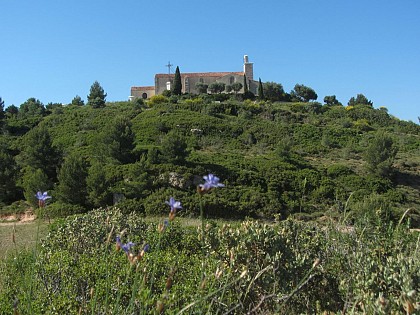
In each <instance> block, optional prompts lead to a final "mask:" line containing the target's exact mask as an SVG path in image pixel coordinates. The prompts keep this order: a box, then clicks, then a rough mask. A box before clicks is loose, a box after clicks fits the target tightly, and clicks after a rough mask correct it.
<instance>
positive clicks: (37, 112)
mask: <svg viewBox="0 0 420 315" xmlns="http://www.w3.org/2000/svg"><path fill="white" fill-rule="evenodd" d="M44 113H45V107H44V104H42V103H41V102H40V101H39V100H37V99H35V98H34V97H31V98H29V99H28V100H27V101H26V102H24V103H23V104H21V105H20V107H19V115H20V116H22V117H30V116H42V115H44Z"/></svg>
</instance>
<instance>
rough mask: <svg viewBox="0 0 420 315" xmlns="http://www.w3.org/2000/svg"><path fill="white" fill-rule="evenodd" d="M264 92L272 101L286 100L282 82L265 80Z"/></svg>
mask: <svg viewBox="0 0 420 315" xmlns="http://www.w3.org/2000/svg"><path fill="white" fill-rule="evenodd" d="M263 93H264V97H265V98H266V99H268V100H270V101H272V102H279V101H284V100H285V93H284V89H283V86H282V85H281V84H280V83H275V82H264V85H263Z"/></svg>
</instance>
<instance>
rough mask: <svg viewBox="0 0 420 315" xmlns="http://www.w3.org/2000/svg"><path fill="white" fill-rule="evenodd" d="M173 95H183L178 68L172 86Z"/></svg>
mask: <svg viewBox="0 0 420 315" xmlns="http://www.w3.org/2000/svg"><path fill="white" fill-rule="evenodd" d="M172 94H173V95H181V94H182V82H181V73H180V72H179V67H178V66H177V67H176V70H175V77H174V84H173V86H172Z"/></svg>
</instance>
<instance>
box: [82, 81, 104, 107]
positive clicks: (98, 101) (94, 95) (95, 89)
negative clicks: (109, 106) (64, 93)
mask: <svg viewBox="0 0 420 315" xmlns="http://www.w3.org/2000/svg"><path fill="white" fill-rule="evenodd" d="M106 96H107V94H106V93H105V91H104V89H103V88H102V86H101V85H100V84H99V82H98V81H95V82H94V83H93V84H92V86H91V87H90V93H89V95H88V96H87V99H88V102H87V105H90V106H92V107H93V108H101V107H104V106H105V102H106Z"/></svg>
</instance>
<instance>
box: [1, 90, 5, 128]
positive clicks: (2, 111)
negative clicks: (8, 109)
mask: <svg viewBox="0 0 420 315" xmlns="http://www.w3.org/2000/svg"><path fill="white" fill-rule="evenodd" d="M4 116H5V115H4V101H3V100H2V99H1V97H0V120H2V119H3V118H4ZM0 126H1V125H0Z"/></svg>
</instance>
